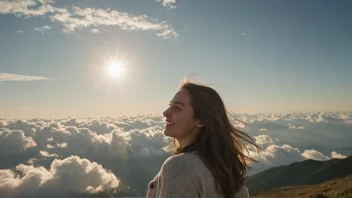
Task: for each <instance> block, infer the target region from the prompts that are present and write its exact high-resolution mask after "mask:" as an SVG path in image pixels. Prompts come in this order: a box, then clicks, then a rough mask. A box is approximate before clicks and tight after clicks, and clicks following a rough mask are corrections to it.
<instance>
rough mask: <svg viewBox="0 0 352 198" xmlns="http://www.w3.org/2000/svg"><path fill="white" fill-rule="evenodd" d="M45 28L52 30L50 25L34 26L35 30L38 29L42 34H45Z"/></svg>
mask: <svg viewBox="0 0 352 198" xmlns="http://www.w3.org/2000/svg"><path fill="white" fill-rule="evenodd" d="M44 30H51V27H50V26H43V27H41V28H34V31H38V32H40V33H42V34H44Z"/></svg>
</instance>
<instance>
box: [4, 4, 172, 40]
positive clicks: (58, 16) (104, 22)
mask: <svg viewBox="0 0 352 198" xmlns="http://www.w3.org/2000/svg"><path fill="white" fill-rule="evenodd" d="M164 2H166V3H165V6H166V5H172V2H174V1H172V0H164ZM164 2H163V5H164ZM54 3H55V1H54V0H21V1H1V0H0V14H14V15H15V16H17V17H23V18H28V17H35V16H45V17H48V18H49V19H51V21H52V22H57V23H59V24H61V25H62V26H63V31H64V32H65V33H70V32H74V31H76V30H80V29H83V28H87V27H94V28H96V27H99V26H118V27H120V28H122V29H123V30H129V31H131V30H134V31H137V30H150V31H156V32H158V33H157V35H158V36H160V37H163V38H176V37H177V36H178V34H177V32H176V31H175V30H174V29H173V28H172V27H171V26H170V25H168V24H167V22H166V21H161V22H160V21H158V19H154V18H151V17H148V16H146V15H133V14H129V13H126V12H119V11H117V10H111V9H96V8H80V7H76V6H72V7H71V9H70V10H68V9H66V8H57V7H54V6H53V4H54ZM44 27H46V26H44ZM35 30H36V31H39V32H42V33H43V27H42V28H35Z"/></svg>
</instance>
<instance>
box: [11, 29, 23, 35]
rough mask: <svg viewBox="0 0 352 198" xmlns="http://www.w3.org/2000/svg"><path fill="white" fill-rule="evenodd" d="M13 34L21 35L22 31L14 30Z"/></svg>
mask: <svg viewBox="0 0 352 198" xmlns="http://www.w3.org/2000/svg"><path fill="white" fill-rule="evenodd" d="M13 33H14V34H22V33H23V31H22V30H16V31H15V30H14V31H13Z"/></svg>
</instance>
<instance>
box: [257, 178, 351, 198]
mask: <svg viewBox="0 0 352 198" xmlns="http://www.w3.org/2000/svg"><path fill="white" fill-rule="evenodd" d="M250 197H251V198H264V197H270V198H283V197H290V198H291V197H292V198H294V197H311V198H326V197H339V198H349V197H350V198H352V175H350V176H345V177H341V178H337V179H334V180H330V181H326V182H323V183H320V184H314V185H302V186H286V187H281V188H275V189H269V190H261V191H259V192H255V193H251V194H250Z"/></svg>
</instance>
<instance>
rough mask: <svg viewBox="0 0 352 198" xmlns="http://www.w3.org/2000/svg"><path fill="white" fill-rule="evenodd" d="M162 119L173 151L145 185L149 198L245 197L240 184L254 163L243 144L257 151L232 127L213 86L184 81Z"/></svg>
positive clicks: (243, 188)
mask: <svg viewBox="0 0 352 198" xmlns="http://www.w3.org/2000/svg"><path fill="white" fill-rule="evenodd" d="M163 115H164V117H165V118H166V127H165V130H164V134H165V135H166V136H169V137H172V138H173V146H174V147H175V150H174V152H173V155H172V156H171V157H169V158H168V159H167V160H165V162H164V164H163V165H162V167H161V169H160V171H159V173H158V174H157V175H156V177H155V178H154V179H153V180H152V181H151V182H150V183H149V185H148V192H147V197H148V198H154V197H158V198H159V197H160V198H173V197H175V198H176V197H177V198H181V197H182V198H187V197H192V198H194V197H202V198H203V197H204V198H220V197H225V198H243V197H249V194H248V189H247V188H246V186H245V185H244V180H245V174H246V171H247V169H250V167H249V166H248V164H247V162H248V160H250V161H255V160H253V159H251V158H249V157H247V156H246V155H245V154H244V153H243V149H245V145H244V143H243V142H242V140H244V141H246V142H247V143H249V144H252V145H254V146H255V147H256V148H257V149H259V148H258V146H257V145H255V143H254V141H253V139H252V138H251V137H250V136H248V135H247V134H246V133H244V132H242V131H239V130H237V129H235V127H234V126H233V125H232V124H231V122H230V120H229V118H228V115H227V110H226V108H225V105H224V103H223V101H222V99H221V97H220V96H219V94H218V93H217V92H216V91H215V90H214V89H213V88H211V87H208V86H205V85H202V84H198V83H192V82H188V81H183V82H182V83H181V85H180V89H179V91H178V92H177V93H176V94H175V96H174V97H173V99H172V100H171V101H170V106H169V108H168V109H166V110H165V111H164V112H163Z"/></svg>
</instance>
